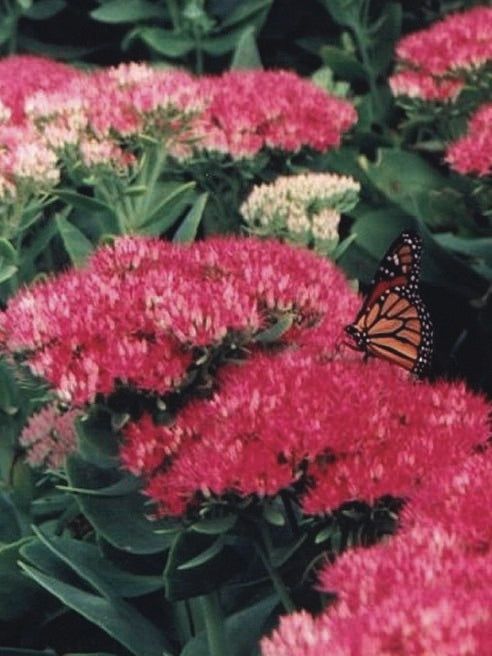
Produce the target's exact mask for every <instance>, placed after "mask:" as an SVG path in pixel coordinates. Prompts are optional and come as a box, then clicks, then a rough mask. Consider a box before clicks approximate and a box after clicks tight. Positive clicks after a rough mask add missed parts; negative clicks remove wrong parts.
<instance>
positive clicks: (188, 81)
mask: <svg viewBox="0 0 492 656" xmlns="http://www.w3.org/2000/svg"><path fill="white" fill-rule="evenodd" d="M355 120H356V112H355V110H354V108H353V107H352V105H350V104H349V103H348V102H346V101H345V100H341V99H338V98H335V97H333V96H330V95H328V94H327V93H325V92H324V91H322V90H321V89H319V88H317V87H316V86H314V85H313V84H311V83H310V82H309V81H307V80H303V79H301V78H299V77H298V76H296V75H295V74H293V73H288V72H286V71H276V72H274V71H266V72H265V71H254V72H253V71H235V72H230V73H226V74H224V75H222V76H215V77H212V76H209V77H203V78H198V77H192V76H191V75H189V74H187V73H185V72H183V71H169V70H159V69H155V68H152V67H151V66H149V65H146V64H136V63H130V64H122V65H120V66H118V67H116V68H108V69H103V70H100V71H96V72H93V73H83V72H81V71H78V70H76V69H73V68H70V67H68V66H65V65H64V64H59V63H57V62H54V61H51V60H49V59H43V58H37V57H32V56H14V57H9V58H6V59H4V60H2V61H0V121H1V122H2V126H1V128H2V129H0V152H1V151H2V150H4V151H6V152H7V153H8V154H9V156H11V157H13V158H14V159H15V158H16V157H17V155H16V152H12V149H11V148H9V146H8V138H9V136H8V131H9V130H12V126H15V128H16V129H17V131H18V132H19V134H20V138H21V140H23V142H24V145H26V144H30V145H31V146H32V148H33V149H35V150H36V153H34V154H32V162H31V167H32V172H33V175H32V177H33V179H36V181H39V175H38V177H36V174H39V161H40V159H43V157H41V158H40V157H38V156H37V152H38V151H40V150H43V152H46V153H47V160H49V162H50V173H51V169H53V161H54V162H55V164H56V166H60V163H59V162H58V159H59V158H60V157H61V158H62V160H63V161H65V159H66V158H67V156H68V155H69V154H70V155H71V157H72V158H75V163H77V162H78V163H80V162H82V163H83V164H84V165H85V166H86V167H87V168H89V169H92V168H94V167H95V166H106V167H107V166H109V167H110V168H111V169H112V170H114V171H116V172H121V171H123V172H124V171H126V170H127V169H128V167H129V166H130V165H131V164H132V163H134V161H135V152H134V146H135V145H136V143H137V142H138V141H139V139H140V138H141V137H143V136H145V137H151V138H152V139H155V140H157V141H159V140H161V141H164V142H165V143H166V146H167V147H168V149H169V151H170V152H172V153H173V154H174V155H175V156H176V157H179V158H180V159H182V158H187V157H192V156H193V155H194V154H195V153H196V151H197V150H199V151H201V152H203V151H208V150H210V151H219V152H220V153H225V154H228V155H230V156H231V157H233V158H242V157H252V156H254V155H256V154H257V153H258V151H260V150H261V149H262V148H270V149H281V150H285V151H287V152H292V151H297V150H299V149H300V148H302V147H309V148H314V149H315V150H318V151H325V150H327V149H329V148H332V147H334V146H338V145H339V144H340V140H341V136H342V134H343V133H344V132H346V131H347V130H348V129H349V128H350V127H351V126H352V125H353V123H354V122H355ZM24 159H25V162H26V166H25V167H24V168H25V170H26V171H27V172H28V173H29V171H30V168H29V162H30V161H31V160H29V158H28V157H26V156H25V157H24ZM45 159H46V158H45ZM67 161H68V162H70V159H69V160H67ZM2 163H3V162H0V176H1V180H2V181H3V182H2V183H1V185H0V191H1V190H2V189H5V190H10V191H12V190H14V189H15V184H16V182H17V177H16V174H15V173H16V172H15V170H13V169H12V166H9V162H7V163H5V164H4V166H2ZM58 176H59V172H58V171H57V177H58ZM53 177H54V174H52V175H51V178H49V180H48V179H47V181H50V182H51V181H52V178H53Z"/></svg>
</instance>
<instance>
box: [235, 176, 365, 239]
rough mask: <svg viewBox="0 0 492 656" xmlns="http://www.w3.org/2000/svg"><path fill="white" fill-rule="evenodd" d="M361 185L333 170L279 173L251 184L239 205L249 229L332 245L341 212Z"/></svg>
mask: <svg viewBox="0 0 492 656" xmlns="http://www.w3.org/2000/svg"><path fill="white" fill-rule="evenodd" d="M359 190H360V185H359V183H358V182H356V181H355V180H354V179H353V178H351V177H348V176H343V175H336V174H333V173H303V174H299V175H291V176H280V177H278V178H277V179H276V180H275V181H274V182H273V183H271V184H261V185H257V186H256V187H253V190H252V191H251V193H250V194H249V196H248V198H247V199H246V200H245V201H244V203H243V204H242V205H241V208H240V211H241V214H242V216H243V218H244V220H245V221H246V223H247V224H248V226H249V228H250V230H251V232H254V233H255V234H259V235H269V236H274V237H280V238H283V239H286V240H288V241H294V242H297V243H303V244H306V245H308V246H314V247H323V246H326V245H332V246H334V245H335V244H336V242H337V240H338V224H339V221H340V215H341V213H342V212H347V211H348V210H350V209H351V208H352V207H354V205H355V204H356V203H357V200H358V193H359Z"/></svg>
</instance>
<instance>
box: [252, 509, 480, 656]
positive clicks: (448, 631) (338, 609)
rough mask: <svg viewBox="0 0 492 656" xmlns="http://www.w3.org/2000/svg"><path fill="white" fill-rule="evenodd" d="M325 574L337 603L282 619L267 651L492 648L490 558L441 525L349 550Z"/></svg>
mask: <svg viewBox="0 0 492 656" xmlns="http://www.w3.org/2000/svg"><path fill="white" fill-rule="evenodd" d="M436 503H439V501H438V500H437V499H436ZM320 580H321V587H322V589H324V590H327V591H330V592H336V593H337V594H338V596H339V601H338V602H337V604H336V605H335V606H334V607H328V608H327V609H326V610H325V612H324V613H323V614H321V615H319V616H318V617H316V618H312V617H310V616H309V615H307V614H306V613H304V612H303V613H295V614H293V615H289V616H287V617H284V618H282V620H281V622H280V626H279V628H278V629H276V631H275V632H274V633H273V635H272V636H270V637H268V638H264V639H263V640H262V643H261V647H262V656H301V654H302V656H321V654H326V653H330V654H336V655H340V656H342V655H343V656H375V655H378V656H383V655H384V656H399V655H401V654H405V656H422V655H423V654H428V655H429V656H430V655H431V654H432V655H434V654H446V656H474V655H475V654H489V653H491V650H492V633H491V632H490V625H491V622H492V586H491V585H490V583H491V581H492V561H491V560H490V558H487V557H483V556H481V555H475V556H473V557H470V556H469V555H466V554H463V553H462V551H461V548H460V543H459V540H457V539H456V537H455V536H454V535H453V534H452V533H448V532H446V531H445V530H443V529H442V528H441V527H440V526H437V527H435V528H434V529H432V528H429V527H426V528H424V529H420V528H418V527H415V528H414V529H412V530H411V531H409V532H405V534H404V535H401V536H397V537H396V538H393V539H391V540H390V541H389V542H387V543H385V544H379V545H377V546H375V547H372V548H371V549H369V550H367V549H366V550H361V549H360V550H356V551H349V552H347V553H346V554H344V555H343V556H341V557H340V558H339V559H338V560H337V561H336V563H335V564H334V565H329V566H327V567H326V568H325V569H324V570H323V571H322V573H321V575H320Z"/></svg>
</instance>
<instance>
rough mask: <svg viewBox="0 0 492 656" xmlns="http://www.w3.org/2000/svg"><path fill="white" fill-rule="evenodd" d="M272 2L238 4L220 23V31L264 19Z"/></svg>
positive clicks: (256, 0)
mask: <svg viewBox="0 0 492 656" xmlns="http://www.w3.org/2000/svg"><path fill="white" fill-rule="evenodd" d="M272 4H273V0H249V2H238V3H237V4H236V8H235V9H234V10H233V11H231V12H230V13H229V15H228V16H227V17H226V18H225V19H224V20H223V21H222V23H221V26H220V27H221V30H224V29H226V28H228V27H233V26H236V25H238V24H239V23H244V22H246V21H248V22H251V21H257V19H258V18H261V19H262V20H263V19H264V18H266V15H267V13H268V11H269V10H270V8H271V6H272Z"/></svg>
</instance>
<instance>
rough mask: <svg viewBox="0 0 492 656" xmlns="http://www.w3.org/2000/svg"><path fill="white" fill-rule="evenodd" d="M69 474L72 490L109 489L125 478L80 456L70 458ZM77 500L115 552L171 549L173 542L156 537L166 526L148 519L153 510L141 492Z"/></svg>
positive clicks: (85, 496) (67, 464)
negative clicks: (116, 550)
mask: <svg viewBox="0 0 492 656" xmlns="http://www.w3.org/2000/svg"><path fill="white" fill-rule="evenodd" d="M66 472H67V476H68V481H69V483H70V485H71V486H73V487H75V488H89V489H92V490H101V489H104V488H107V487H108V486H111V485H114V484H115V483H117V482H118V481H120V480H121V479H122V478H123V477H124V474H123V473H122V472H121V471H119V470H118V469H116V468H115V469H108V468H103V467H98V466H97V465H95V464H92V463H89V462H87V461H86V460H84V459H83V458H81V457H80V456H78V455H72V456H70V457H69V458H68V460H67V463H66ZM76 499H77V503H78V504H79V506H80V508H81V510H82V512H83V513H84V515H85V516H86V517H87V519H88V520H89V521H90V523H91V524H92V525H93V526H94V528H95V530H96V531H97V533H98V534H100V535H101V536H102V537H104V538H105V539H106V540H107V541H108V542H109V543H110V544H112V545H113V546H115V547H116V548H118V549H121V550H122V551H127V552H130V553H135V554H152V553H158V552H161V551H164V550H165V549H167V548H168V546H169V544H170V538H168V536H166V535H158V534H157V533H156V530H158V529H159V528H163V527H165V526H166V522H165V521H157V520H155V521H152V520H150V519H148V515H149V514H150V511H151V509H150V508H149V506H148V504H147V501H146V498H145V497H144V495H143V494H141V493H140V492H132V493H128V494H126V495H124V496H116V497H106V496H105V497H96V496H89V495H77V496H76Z"/></svg>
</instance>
